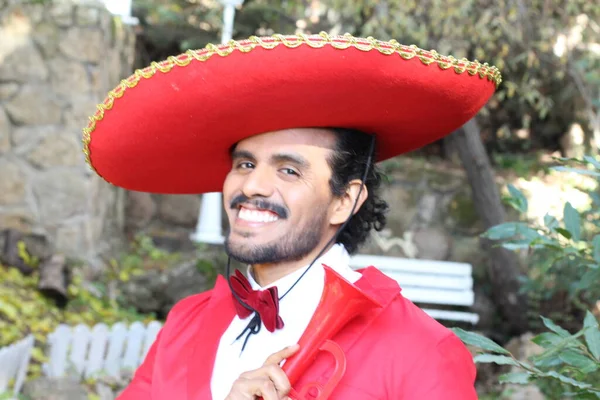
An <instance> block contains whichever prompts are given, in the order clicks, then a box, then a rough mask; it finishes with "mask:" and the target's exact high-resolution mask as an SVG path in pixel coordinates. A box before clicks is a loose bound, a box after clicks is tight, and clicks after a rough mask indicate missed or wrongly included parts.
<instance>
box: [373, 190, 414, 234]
mask: <svg viewBox="0 0 600 400" xmlns="http://www.w3.org/2000/svg"><path fill="white" fill-rule="evenodd" d="M381 194H382V197H383V198H384V200H385V201H386V202H387V203H388V204H389V205H390V209H389V211H388V214H387V221H388V223H387V226H386V227H387V228H388V229H390V230H391V232H392V234H393V235H394V236H399V235H401V234H402V232H404V231H406V230H407V229H408V228H409V227H410V225H411V223H412V221H413V220H414V219H415V216H416V213H417V207H416V205H417V201H418V196H419V195H420V191H419V190H415V189H414V188H410V187H404V186H401V185H390V186H387V187H386V188H385V190H384V191H382V193H381Z"/></svg>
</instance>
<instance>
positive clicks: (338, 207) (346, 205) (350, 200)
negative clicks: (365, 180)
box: [329, 179, 369, 225]
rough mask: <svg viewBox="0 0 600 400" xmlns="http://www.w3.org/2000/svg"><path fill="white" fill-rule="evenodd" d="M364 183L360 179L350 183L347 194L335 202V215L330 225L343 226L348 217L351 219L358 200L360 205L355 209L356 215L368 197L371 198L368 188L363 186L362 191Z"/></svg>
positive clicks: (332, 216)
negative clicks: (351, 213)
mask: <svg viewBox="0 0 600 400" xmlns="http://www.w3.org/2000/svg"><path fill="white" fill-rule="evenodd" d="M361 184H362V181H361V180H360V179H355V180H353V181H350V183H348V186H347V188H346V192H345V193H344V194H342V195H341V196H340V197H338V198H336V200H335V202H334V208H333V214H332V215H331V218H330V219H329V223H330V224H331V225H341V224H343V223H344V222H346V220H347V219H348V217H350V212H351V211H352V207H354V202H355V201H356V199H357V197H358V196H359V192H360V198H358V203H357V204H356V208H355V209H354V214H356V213H357V212H358V210H360V208H361V207H362V205H363V203H364V202H365V200H367V197H369V193H368V190H367V187H366V186H363V188H362V190H360V187H361Z"/></svg>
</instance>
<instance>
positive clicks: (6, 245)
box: [0, 229, 52, 274]
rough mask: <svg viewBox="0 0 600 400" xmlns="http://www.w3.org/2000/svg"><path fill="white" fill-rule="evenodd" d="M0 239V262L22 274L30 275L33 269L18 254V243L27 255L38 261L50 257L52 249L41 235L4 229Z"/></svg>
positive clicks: (0, 233)
mask: <svg viewBox="0 0 600 400" xmlns="http://www.w3.org/2000/svg"><path fill="white" fill-rule="evenodd" d="M0 237H1V240H0V241H1V242H2V249H1V251H0V261H2V262H3V263H4V264H6V265H10V266H13V267H15V268H18V269H19V270H20V271H21V272H23V273H26V274H27V273H30V272H32V271H33V269H32V266H31V265H28V264H27V263H26V262H25V260H23V259H22V258H21V256H20V254H19V243H20V242H23V243H24V244H25V249H26V250H27V253H28V254H29V255H30V256H31V257H32V258H37V260H38V261H44V260H47V259H48V258H49V257H50V256H51V255H52V247H51V245H50V243H49V242H48V239H47V238H46V237H45V236H43V235H32V234H24V233H23V232H19V231H17V230H15V229H6V230H4V231H2V232H0Z"/></svg>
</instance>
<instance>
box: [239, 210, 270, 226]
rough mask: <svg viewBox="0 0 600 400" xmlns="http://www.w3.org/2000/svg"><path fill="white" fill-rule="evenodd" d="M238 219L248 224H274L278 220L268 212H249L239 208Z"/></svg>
mask: <svg viewBox="0 0 600 400" xmlns="http://www.w3.org/2000/svg"><path fill="white" fill-rule="evenodd" d="M238 219H241V220H243V221H248V222H259V223H267V222H275V221H277V220H278V219H279V217H278V216H277V215H275V214H273V213H272V212H270V211H262V210H250V209H247V208H244V207H241V208H240V211H239V213H238Z"/></svg>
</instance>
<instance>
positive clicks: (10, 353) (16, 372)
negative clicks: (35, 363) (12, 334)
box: [0, 335, 35, 398]
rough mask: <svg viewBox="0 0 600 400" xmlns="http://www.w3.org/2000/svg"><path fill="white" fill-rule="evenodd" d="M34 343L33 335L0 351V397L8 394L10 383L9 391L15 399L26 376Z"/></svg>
mask: <svg viewBox="0 0 600 400" xmlns="http://www.w3.org/2000/svg"><path fill="white" fill-rule="evenodd" d="M34 342H35V340H34V337H33V335H29V336H27V337H26V338H25V339H22V340H20V341H18V342H16V343H14V344H11V345H10V346H7V347H4V348H2V349H0V397H2V396H3V395H7V394H8V393H10V392H9V390H11V389H10V387H9V386H11V383H12V390H11V391H12V393H13V394H14V398H17V396H18V394H19V393H20V391H21V387H22V386H23V383H24V382H25V378H26V376H27V369H28V368H29V361H30V360H31V350H32V349H33V344H34ZM2 398H4V397H2Z"/></svg>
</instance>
